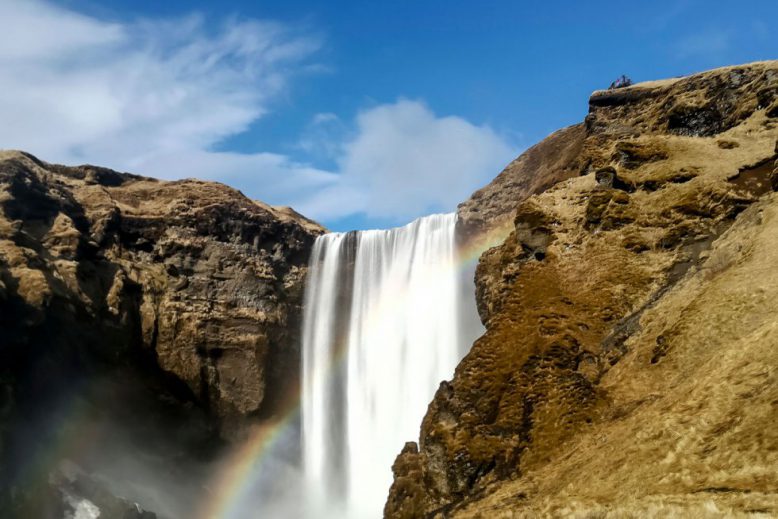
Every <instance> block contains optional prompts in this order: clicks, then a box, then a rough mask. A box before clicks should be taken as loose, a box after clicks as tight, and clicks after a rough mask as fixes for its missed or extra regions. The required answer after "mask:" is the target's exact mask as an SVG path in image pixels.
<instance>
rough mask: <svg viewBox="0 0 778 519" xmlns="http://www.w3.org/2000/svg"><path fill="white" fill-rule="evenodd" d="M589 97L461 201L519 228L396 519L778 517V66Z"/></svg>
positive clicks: (429, 428)
mask: <svg viewBox="0 0 778 519" xmlns="http://www.w3.org/2000/svg"><path fill="white" fill-rule="evenodd" d="M589 106H590V111H589V115H588V116H587V117H586V120H585V122H584V124H583V125H581V126H574V127H571V128H568V129H566V130H562V131H561V132H558V133H557V134H554V135H552V136H551V137H550V138H549V139H548V140H547V141H544V142H543V143H541V144H539V145H538V146H536V147H534V148H532V149H530V150H529V151H528V152H527V153H526V154H525V155H524V156H523V157H520V158H519V159H517V161H515V162H514V164H513V165H512V166H509V168H508V170H506V172H504V173H503V174H502V175H501V177H502V178H499V177H498V179H497V180H496V181H495V183H494V184H493V185H492V186H489V187H487V188H485V189H484V190H482V191H481V192H479V193H476V195H474V198H473V200H471V201H468V202H467V203H465V204H463V206H461V207H460V211H461V212H462V213H463V214H464V216H465V217H466V218H469V219H471V220H472V219H477V218H480V219H481V220H483V221H486V222H487V223H488V221H493V222H494V221H499V220H500V218H502V217H501V216H500V213H501V212H502V211H503V209H502V208H506V206H511V204H509V200H510V198H511V197H513V198H514V200H515V202H514V203H513V204H512V209H511V210H510V212H511V213H512V214H513V216H514V218H513V224H512V230H511V233H510V235H509V236H508V238H507V239H506V240H505V241H504V243H502V244H501V245H500V246H498V247H495V248H492V249H490V250H489V251H487V252H486V253H485V254H484V255H483V256H482V257H481V260H480V263H479V266H478V271H477V273H476V282H477V287H478V288H477V290H478V294H477V295H478V305H479V312H480V314H481V317H482V320H483V321H484V323H485V325H486V327H487V331H486V333H485V334H484V335H483V336H482V337H481V338H480V339H479V340H477V341H476V343H475V344H474V345H473V348H472V350H471V352H470V353H469V354H468V355H467V357H466V358H465V359H464V360H463V361H462V363H461V364H460V365H459V367H458V368H457V370H456V373H455V376H454V378H453V380H451V381H450V382H444V383H442V384H441V386H440V389H439V390H438V392H437V394H436V396H435V398H434V400H433V402H432V403H431V404H430V407H429V410H428V413H427V416H426V417H425V419H424V422H423V424H422V427H421V435H420V441H419V443H418V445H417V444H415V443H410V444H408V445H406V448H405V449H404V450H403V452H402V453H401V454H400V455H399V456H398V458H397V461H396V462H395V465H394V467H393V470H394V473H395V481H394V485H393V486H392V489H391V492H390V496H389V499H388V502H387V504H386V509H385V512H386V515H387V516H388V517H398V518H410V517H484V518H485V517H489V518H496V517H506V518H507V517H538V516H560V515H576V514H577V516H581V517H584V516H586V517H589V516H597V517H605V516H608V517H611V516H613V517H642V516H645V515H647V514H648V515H650V514H659V515H662V516H665V515H667V516H673V515H675V516H678V515H685V516H699V515H704V514H708V515H716V514H719V515H721V516H728V517H729V516H733V515H737V514H748V513H756V512H759V513H765V514H771V515H772V514H776V513H778V493H776V492H777V491H776V489H778V478H776V474H778V472H777V471H776V467H778V457H776V455H775V453H776V452H778V436H777V435H776V434H774V432H773V431H774V427H773V424H774V423H775V419H776V417H778V415H777V414H776V408H775V402H776V401H778V378H776V369H775V367H776V365H778V356H776V351H778V349H776V348H775V346H776V345H778V334H776V330H775V327H776V320H775V315H776V310H778V308H775V305H776V301H778V279H776V277H775V275H774V272H778V255H776V254H775V251H774V249H776V247H778V239H776V236H778V234H776V230H778V227H776V226H778V198H776V196H778V195H776V194H775V193H774V190H775V189H776V188H778V181H776V179H778V163H776V160H777V159H778V148H777V147H776V141H777V140H778V62H765V63H757V64H752V65H747V66H741V67H729V68H724V69H718V70H714V71H711V72H706V73H703V74H699V75H695V76H690V77H686V78H680V79H673V80H667V81H659V82H653V83H644V84H639V85H635V86H633V87H630V88H625V89H620V90H616V91H607V92H596V93H595V94H593V95H592V97H591V99H590V102H589ZM547 154H548V155H547ZM530 165H534V166H530ZM533 167H534V168H536V169H534V170H533V169H532V168H533ZM511 168H514V172H515V173H516V174H521V175H524V176H527V177H530V178H525V179H523V180H520V179H516V178H512V177H511ZM573 171H575V175H573V174H572V172H573ZM534 176H539V177H545V178H534ZM509 179H510V180H509ZM562 179H566V180H562ZM560 180H561V181H560ZM552 184H553V187H550V188H548V189H545V190H544V191H543V188H544V187H548V186H551V185H552ZM503 186H508V188H507V189H503V190H502V191H501V187H503ZM521 186H524V187H521ZM526 186H535V187H533V188H527V187H526ZM539 191H543V192H542V193H540V194H536V195H535V196H531V197H528V195H530V194H532V193H533V192H536V193H537V192H539ZM490 193H492V194H491V195H490ZM484 197H486V198H488V199H489V201H483V200H482V199H483V198H484ZM484 207H485V209H482V208H484ZM479 212H480V214H484V215H486V216H485V217H483V218H481V217H476V216H474V215H477V214H479Z"/></svg>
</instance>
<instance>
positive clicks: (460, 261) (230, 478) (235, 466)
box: [199, 222, 511, 519]
mask: <svg viewBox="0 0 778 519" xmlns="http://www.w3.org/2000/svg"><path fill="white" fill-rule="evenodd" d="M509 223H510V222H509ZM509 223H508V224H506V225H502V226H499V227H496V228H493V229H491V230H489V231H488V232H485V233H482V234H480V235H478V236H476V237H474V239H470V240H467V241H466V242H465V243H463V244H461V245H460V246H459V248H458V250H457V267H458V268H460V269H464V268H467V267H472V265H473V264H474V263H475V262H476V261H477V260H478V258H479V257H480V256H481V254H482V253H483V252H484V251H485V250H487V249H489V248H490V247H494V246H496V245H498V244H500V243H502V241H504V240H505V238H506V236H507V235H508V233H509V232H510V230H511V229H510V225H509ZM392 299H393V298H392ZM372 318H373V317H368V319H369V320H370V319H372ZM345 346H346V341H345V340H343V339H342V338H340V339H339V340H338V341H337V346H336V354H335V355H334V356H333V359H332V361H331V363H330V365H329V367H328V371H329V372H332V371H334V370H336V369H339V368H340V366H341V365H342V363H343V361H344V359H345V357H346V347H345ZM300 396H301V395H300V388H299V387H298V388H297V389H296V390H295V391H292V392H290V393H289V394H288V395H287V396H286V398H285V399H284V403H283V405H282V406H281V409H283V411H282V412H281V413H280V414H279V416H278V417H277V418H276V419H275V420H273V421H272V422H268V423H265V424H263V425H262V426H258V427H256V428H255V429H254V430H252V431H251V433H250V434H249V437H248V439H247V440H246V441H244V442H243V443H242V444H241V445H240V446H239V447H237V448H236V449H235V450H234V451H233V453H232V454H231V455H230V456H229V458H228V461H227V463H226V464H225V466H224V468H223V469H222V470H221V471H220V472H219V473H218V474H217V476H216V478H215V482H214V487H213V490H212V491H211V492H209V493H208V495H207V496H206V499H205V501H206V502H205V505H204V511H203V513H202V514H201V515H199V519H237V518H240V517H243V515H240V505H241V503H243V502H244V500H245V499H246V497H247V496H248V493H249V492H251V491H252V490H253V489H254V488H255V484H256V477H255V475H256V474H257V473H258V469H259V468H260V467H261V464H262V462H263V461H264V460H265V459H266V457H267V454H268V453H269V452H271V451H272V447H273V446H274V445H276V443H277V442H278V441H279V439H281V438H283V437H284V435H285V434H286V433H287V432H291V427H292V426H293V424H294V423H295V422H296V418H298V417H299V415H300V407H301V399H300Z"/></svg>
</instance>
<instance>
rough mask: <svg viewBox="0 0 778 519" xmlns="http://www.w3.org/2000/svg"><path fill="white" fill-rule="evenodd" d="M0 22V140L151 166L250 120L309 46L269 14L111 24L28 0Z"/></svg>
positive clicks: (16, 2)
mask: <svg viewBox="0 0 778 519" xmlns="http://www.w3.org/2000/svg"><path fill="white" fill-rule="evenodd" d="M0 19H2V20H3V31H0V92H2V96H0V117H2V120H3V124H2V125H0V145H2V147H6V148H12V147H15V148H23V149H26V150H29V151H31V152H33V153H37V154H40V155H41V157H43V158H45V159H47V160H52V161H60V162H65V163H80V162H84V161H89V162H95V163H101V164H106V165H109V166H112V167H116V168H119V169H127V170H134V171H138V172H141V173H149V174H151V173H154V174H160V173H162V172H160V171H159V169H160V168H159V166H158V165H157V164H156V161H158V160H160V158H164V157H168V156H172V155H178V156H179V157H182V159H183V158H184V157H186V156H187V155H189V154H193V155H202V154H203V153H207V152H209V150H211V149H213V147H214V146H215V145H216V144H217V143H218V142H220V141H221V140H223V139H225V138H227V137H229V136H231V135H234V134H236V133H240V132H242V131H244V130H245V129H246V128H248V126H249V125H250V124H251V123H252V122H253V121H255V120H257V119H258V118H259V117H261V116H262V115H263V114H264V113H266V111H267V110H268V109H269V105H270V103H271V100H272V99H273V97H274V96H276V95H278V94H279V93H280V92H281V91H282V90H283V89H284V87H285V86H286V85H287V84H288V81H289V79H290V77H291V76H293V75H294V74H295V73H297V72H299V71H300V70H301V69H302V67H304V65H305V62H306V60H308V59H309V58H310V56H311V55H312V54H313V53H314V52H315V51H316V49H317V48H318V46H319V41H318V40H317V39H316V38H312V37H310V36H306V35H301V34H299V33H297V32H296V31H294V30H293V29H292V28H290V27H287V26H284V25H281V24H278V23H273V22H265V21H258V20H248V21H245V20H241V21H238V20H235V19H232V20H224V21H222V22H221V23H219V24H218V25H217V26H216V27H215V28H214V27H212V26H211V25H209V24H206V23H205V20H204V19H203V18H202V17H200V16H197V15H191V16H187V17H184V18H178V19H167V20H142V21H139V22H133V23H124V24H122V23H111V22H105V21H102V20H98V19H95V18H91V17H88V16H84V15H81V14H78V13H75V12H73V11H69V10H65V9H62V8H59V7H56V6H54V5H52V4H49V3H44V2H39V1H32V0H6V1H3V2H0ZM216 156H219V155H216ZM244 158H246V157H244ZM266 158H267V157H266V156H265V155H260V156H258V157H256V159H257V160H258V161H259V162H261V163H264V162H265V160H266ZM181 163H182V164H186V163H187V161H186V160H182V162H181ZM172 174H173V173H172V172H171V171H170V170H167V172H166V175H165V176H170V175H172ZM175 174H176V175H187V176H188V172H187V171H182V170H178V171H176V173H175Z"/></svg>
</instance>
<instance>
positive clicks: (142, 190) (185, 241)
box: [0, 152, 323, 516]
mask: <svg viewBox="0 0 778 519" xmlns="http://www.w3.org/2000/svg"><path fill="white" fill-rule="evenodd" d="M322 232H323V229H322V228H321V227H320V226H318V225H317V224H315V223H313V222H311V221H309V220H306V219H304V218H303V217H301V216H300V215H298V214H297V213H295V212H294V211H292V210H291V209H287V208H273V207H270V206H267V205H265V204H262V203H259V202H254V201H252V200H249V199H248V198H246V197H245V196H243V195H242V194H241V193H240V192H238V191H236V190H234V189H231V188H228V187H226V186H224V185H221V184H216V183H211V182H201V181H197V180H181V181H175V182H164V181H159V180H154V179H149V178H143V177H139V176H136V175H130V174H124V173H117V172H115V171H111V170H108V169H104V168H98V167H93V166H81V167H63V166H58V165H53V164H47V163H45V162H42V161H40V160H38V159H36V158H35V157H32V156H31V155H28V154H25V153H21V152H0V328H1V329H2V336H1V337H0V341H1V342H2V344H1V345H0V460H1V461H2V464H0V467H3V470H0V476H1V477H2V479H0V483H2V485H0V488H3V489H5V490H8V489H13V488H14V486H16V490H15V491H14V490H11V493H14V492H16V495H17V496H18V495H19V493H20V492H21V493H23V492H24V491H25V490H30V489H33V487H32V486H29V484H28V483H29V481H22V480H20V478H22V476H23V475H21V474H19V473H17V472H18V470H20V469H21V468H23V467H28V468H29V467H30V466H31V465H32V464H33V460H34V459H35V458H36V456H38V453H39V452H41V451H47V450H48V449H49V448H50V447H51V446H52V445H54V444H58V443H59V442H60V440H61V436H62V433H63V431H65V430H66V429H67V428H68V427H73V426H74V424H73V423H71V422H74V421H75V420H76V417H75V416H71V415H72V414H75V413H73V412H72V411H71V409H74V408H78V409H80V410H81V411H79V413H78V417H77V419H78V420H79V423H78V426H79V429H78V430H84V431H86V430H88V428H87V427H86V426H85V425H84V423H86V422H87V421H89V422H90V423H91V422H92V421H101V422H103V423H111V424H112V425H111V427H112V428H114V427H115V428H118V429H120V430H122V432H128V431H129V432H128V434H130V432H131V433H134V432H139V434H141V436H142V435H143V434H146V436H147V437H149V438H150V437H151V433H150V432H149V431H150V430H151V429H152V428H156V429H155V431H154V432H155V434H156V435H157V436H160V435H162V436H167V440H168V441H169V444H170V446H172V447H171V448H172V451H171V450H170V449H169V451H168V452H167V453H159V454H160V455H164V456H169V455H171V452H174V453H175V454H174V455H175V456H177V457H178V458H179V459H180V458H181V456H185V455H184V454H182V452H185V453H188V455H191V456H195V457H196V453H198V452H199V453H203V452H204V451H206V450H208V449H212V448H213V447H214V446H216V445H218V441H217V438H218V437H221V438H234V437H237V436H240V435H241V434H242V431H243V430H244V429H245V426H247V425H248V424H250V423H252V422H254V421H257V420H261V419H262V418H265V417H268V416H271V415H273V413H275V412H276V410H277V409H276V407H277V406H278V405H280V402H281V401H282V400H283V398H284V397H285V395H286V394H287V393H294V391H295V387H296V384H297V377H298V371H299V363H300V359H299V355H300V351H299V340H298V339H299V338H298V334H299V329H300V324H299V321H300V318H301V312H300V310H301V304H302V294H303V288H304V287H303V285H304V278H305V273H306V265H307V261H308V255H309V251H310V248H311V246H312V244H313V241H314V239H315V237H316V236H317V235H318V234H320V233H322ZM60 415H61V416H60ZM60 418H61V420H60ZM85 434H86V433H85ZM104 436H110V434H106V435H104ZM93 440H94V439H93ZM94 441H95V442H96V441H97V440H94ZM155 443H159V442H157V441H156V439H152V440H150V441H149V442H148V445H151V444H155ZM164 443H165V444H166V445H167V442H164ZM91 447H94V445H93V446H91ZM91 447H90V448H91ZM160 449H161V450H164V449H162V448H160ZM98 450H99V449H98ZM147 450H154V448H152V449H147ZM67 454H70V453H69V452H59V453H58V456H63V457H64V456H66V455H67ZM49 462H50V463H48V465H46V466H45V467H44V468H43V469H41V474H44V475H42V476H40V477H41V478H43V479H44V480H45V478H46V477H47V476H45V472H46V470H50V469H51V468H52V466H53V465H52V463H56V459H54V458H53V457H52V459H51V460H49ZM25 477H27V476H25ZM25 485H27V486H25ZM20 489H21V490H20ZM34 493H35V492H34V490H30V496H31V497H33V501H35V500H36V498H35V495H34ZM3 497H5V498H6V499H8V496H7V495H6V496H0V503H2V498H3ZM16 501H20V499H16ZM8 506H10V505H8ZM19 513H20V514H22V512H19ZM29 513H31V512H28V516H29ZM22 515H24V514H22Z"/></svg>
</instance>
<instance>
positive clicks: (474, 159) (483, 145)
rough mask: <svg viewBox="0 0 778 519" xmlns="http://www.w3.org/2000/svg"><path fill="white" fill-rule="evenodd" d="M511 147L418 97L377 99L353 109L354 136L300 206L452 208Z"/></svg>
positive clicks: (318, 211) (348, 210)
mask: <svg viewBox="0 0 778 519" xmlns="http://www.w3.org/2000/svg"><path fill="white" fill-rule="evenodd" d="M515 152H516V150H515V148H514V147H513V146H511V145H509V144H508V143H507V142H506V140H505V138H504V137H502V136H501V135H499V134H497V133H496V132H495V131H494V130H492V129H491V128H490V127H488V126H476V125H474V124H472V123H470V122H468V121H466V120H465V119H462V118H460V117H454V116H448V117H437V116H436V115H435V114H434V113H433V112H432V111H431V110H430V109H429V108H428V107H427V106H425V105H424V104H423V103H421V102H419V101H410V100H400V101H397V102H396V103H393V104H385V105H381V106H377V107H375V108H372V109H370V110H366V111H364V112H362V113H360V114H359V115H358V116H357V119H356V133H355V135H354V136H353V137H352V138H351V139H349V140H347V141H346V142H344V143H343V144H342V145H341V146H340V149H339V157H338V159H337V162H338V166H339V168H338V169H339V171H338V173H339V175H338V177H337V181H335V182H333V183H332V184H331V185H330V186H328V187H327V188H325V189H323V190H321V191H319V192H317V193H316V194H315V196H313V197H310V198H307V199H306V200H303V201H301V204H300V210H302V211H303V212H306V211H307V214H311V215H314V216H316V217H319V218H325V219H332V218H338V217H343V216H346V215H349V214H353V213H357V212H362V213H364V214H365V215H367V216H368V217H373V218H383V219H387V218H389V219H394V220H398V221H402V220H408V219H410V218H413V217H416V216H420V215H422V214H426V213H429V212H432V211H452V210H454V208H455V207H456V204H457V203H458V202H461V201H462V200H464V199H465V198H466V197H467V196H468V195H470V193H471V192H472V191H474V190H475V189H477V188H478V187H480V186H482V185H484V184H485V183H487V182H489V181H490V180H491V179H492V178H493V177H495V176H496V175H497V173H499V171H500V170H501V169H502V168H503V167H504V166H505V164H506V163H507V162H508V161H509V160H510V159H512V158H513V157H514V156H515Z"/></svg>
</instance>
